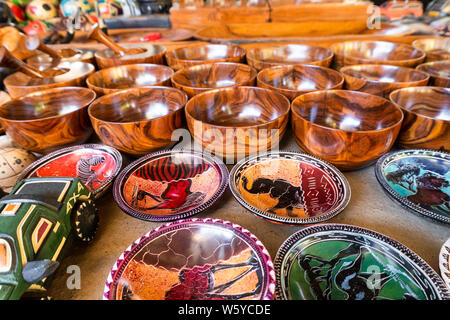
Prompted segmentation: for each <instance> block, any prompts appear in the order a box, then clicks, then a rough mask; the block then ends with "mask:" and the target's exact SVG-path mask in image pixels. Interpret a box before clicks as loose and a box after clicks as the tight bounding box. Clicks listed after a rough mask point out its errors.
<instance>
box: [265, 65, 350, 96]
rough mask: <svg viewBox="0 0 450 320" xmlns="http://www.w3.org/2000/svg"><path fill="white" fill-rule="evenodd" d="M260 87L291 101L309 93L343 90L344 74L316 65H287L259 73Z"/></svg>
mask: <svg viewBox="0 0 450 320" xmlns="http://www.w3.org/2000/svg"><path fill="white" fill-rule="evenodd" d="M257 82H258V87H261V88H267V89H271V90H275V91H277V92H279V93H281V94H283V95H285V96H286V97H287V98H288V99H289V100H290V101H292V100H294V99H295V98H296V97H298V96H299V95H302V94H304V93H307V92H311V91H317V90H325V89H341V88H342V86H343V85H344V78H343V77H342V74H341V73H339V72H337V71H336V70H333V69H329V68H325V67H321V66H314V65H296V66H293V65H287V66H275V67H271V68H266V69H263V70H261V71H260V72H259V73H258V77H257Z"/></svg>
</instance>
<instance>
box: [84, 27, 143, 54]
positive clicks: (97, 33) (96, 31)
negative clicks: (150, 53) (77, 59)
mask: <svg viewBox="0 0 450 320" xmlns="http://www.w3.org/2000/svg"><path fill="white" fill-rule="evenodd" d="M88 38H89V39H92V40H96V41H98V42H100V43H102V44H104V45H105V46H107V47H108V48H109V49H111V50H112V51H113V52H114V53H115V54H116V55H119V56H124V55H133V54H139V53H142V52H144V51H145V50H144V49H142V48H130V49H127V48H124V47H122V46H120V45H118V44H117V43H115V42H114V41H113V40H112V39H111V38H110V37H108V36H107V35H106V34H105V33H104V32H103V31H102V30H101V29H100V27H99V25H98V24H94V25H93V26H92V29H91V31H90V32H89V35H88Z"/></svg>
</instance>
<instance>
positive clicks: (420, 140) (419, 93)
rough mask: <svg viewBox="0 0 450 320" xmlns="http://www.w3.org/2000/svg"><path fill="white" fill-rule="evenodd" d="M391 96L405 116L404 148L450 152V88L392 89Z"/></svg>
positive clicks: (399, 139)
mask: <svg viewBox="0 0 450 320" xmlns="http://www.w3.org/2000/svg"><path fill="white" fill-rule="evenodd" d="M390 99H391V101H392V102H393V103H395V104H396V105H398V106H399V107H400V108H401V109H402V111H403V113H404V115H405V119H404V120H403V125H402V129H401V132H400V135H399V137H398V144H399V146H400V147H402V148H408V149H409V148H424V149H433V150H445V151H450V138H449V137H450V89H448V88H441V87H413V88H404V89H399V90H396V91H394V92H392V93H391V95H390Z"/></svg>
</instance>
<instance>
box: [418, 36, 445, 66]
mask: <svg viewBox="0 0 450 320" xmlns="http://www.w3.org/2000/svg"><path fill="white" fill-rule="evenodd" d="M412 45H413V46H414V47H415V48H417V49H419V50H422V51H424V52H425V54H426V55H427V57H426V62H431V61H439V60H448V59H450V38H448V37H447V38H444V37H430V38H425V39H418V40H415V41H413V43H412Z"/></svg>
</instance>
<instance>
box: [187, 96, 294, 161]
mask: <svg viewBox="0 0 450 320" xmlns="http://www.w3.org/2000/svg"><path fill="white" fill-rule="evenodd" d="M289 109H290V106H289V100H288V99H287V98H286V97H285V96H283V95H282V94H280V93H277V92H275V91H272V90H268V89H264V88H256V87H229V88H220V89H214V90H210V91H206V92H204V93H200V94H198V95H196V96H194V97H193V98H191V99H190V100H189V101H188V103H187V104H186V120H187V124H188V127H189V131H190V132H191V135H192V136H193V137H194V140H195V141H196V142H197V143H198V144H200V145H201V146H202V147H203V150H204V151H206V152H209V153H213V154H215V155H217V156H219V157H222V158H226V161H227V163H234V162H235V161H236V160H238V159H240V158H242V157H244V156H248V155H250V154H253V153H257V152H263V151H266V150H270V149H271V148H273V147H274V146H277V145H278V143H279V141H280V139H281V138H282V137H283V135H284V133H285V131H286V126H287V122H288V119H289Z"/></svg>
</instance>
